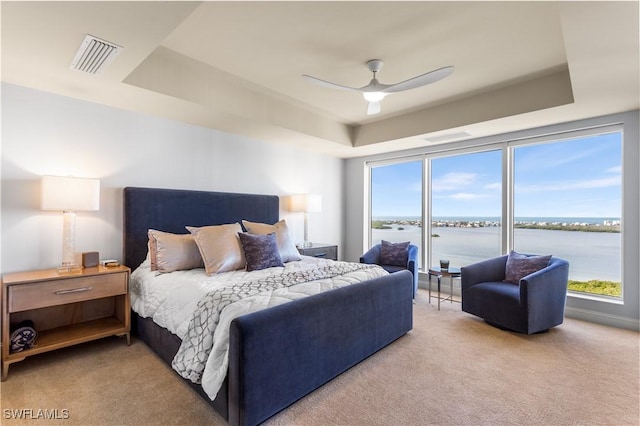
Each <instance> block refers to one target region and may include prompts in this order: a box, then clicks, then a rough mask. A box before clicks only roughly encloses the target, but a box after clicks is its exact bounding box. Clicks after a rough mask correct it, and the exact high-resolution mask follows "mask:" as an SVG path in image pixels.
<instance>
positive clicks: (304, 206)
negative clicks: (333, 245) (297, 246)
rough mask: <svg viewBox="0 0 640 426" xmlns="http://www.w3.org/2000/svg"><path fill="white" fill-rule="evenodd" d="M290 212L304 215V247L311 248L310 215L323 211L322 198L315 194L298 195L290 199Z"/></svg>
mask: <svg viewBox="0 0 640 426" xmlns="http://www.w3.org/2000/svg"><path fill="white" fill-rule="evenodd" d="M289 210H290V211H292V212H302V213H304V243H303V246H304V247H311V242H310V241H309V226H308V213H320V212H321V211H322V197H320V195H315V194H297V195H291V196H290V197H289Z"/></svg>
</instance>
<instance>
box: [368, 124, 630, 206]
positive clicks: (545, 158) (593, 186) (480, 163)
mask: <svg viewBox="0 0 640 426" xmlns="http://www.w3.org/2000/svg"><path fill="white" fill-rule="evenodd" d="M621 140H622V134H621V133H610V134H604V135H597V136H589V137H582V138H577V139H570V140H565V141H559V142H551V143H544V144H536V145H528V146H520V147H517V148H515V150H514V186H515V195H514V212H515V214H514V215H515V217H516V218H518V217H607V218H619V217H620V214H621V199H622V186H621V182H622V167H621V164H622V141H621ZM501 155H502V154H501V151H488V152H481V153H472V154H462V155H455V156H448V157H440V158H434V159H432V161H431V176H432V214H433V216H435V217H441V216H445V217H447V216H467V217H486V216H495V217H499V216H500V215H501V209H502V208H501V202H502V201H501V198H502V197H501V193H502V160H501ZM371 175H372V182H371V185H372V197H371V201H372V216H373V217H378V216H421V211H422V210H421V203H422V161H420V160H419V161H412V162H407V163H400V164H394V165H387V166H379V167H375V168H373V169H372V173H371Z"/></svg>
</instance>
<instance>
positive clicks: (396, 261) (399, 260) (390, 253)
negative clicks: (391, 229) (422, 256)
mask: <svg viewBox="0 0 640 426" xmlns="http://www.w3.org/2000/svg"><path fill="white" fill-rule="evenodd" d="M408 251H409V241H406V242H404V243H390V242H389V241H385V240H382V247H380V263H381V264H382V265H393V266H404V267H405V268H406V267H407V261H408V259H409V252H408Z"/></svg>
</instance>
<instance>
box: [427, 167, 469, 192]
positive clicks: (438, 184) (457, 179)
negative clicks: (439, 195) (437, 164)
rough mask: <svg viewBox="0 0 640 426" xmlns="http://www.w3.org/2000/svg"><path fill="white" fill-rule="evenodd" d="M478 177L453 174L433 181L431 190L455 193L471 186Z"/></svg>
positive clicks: (466, 174)
mask: <svg viewBox="0 0 640 426" xmlns="http://www.w3.org/2000/svg"><path fill="white" fill-rule="evenodd" d="M477 176H478V175H477V174H476V173H458V172H451V173H447V174H445V175H443V176H442V177H439V178H436V179H433V181H432V182H431V188H432V190H433V191H434V192H438V191H453V190H456V189H459V188H464V187H465V186H468V185H471V184H472V183H473V182H474V181H475V180H476V177H477Z"/></svg>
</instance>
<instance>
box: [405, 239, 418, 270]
mask: <svg viewBox="0 0 640 426" xmlns="http://www.w3.org/2000/svg"><path fill="white" fill-rule="evenodd" d="M407 269H408V270H410V271H411V273H412V274H413V275H414V276H418V246H416V245H414V244H409V248H408V249H407Z"/></svg>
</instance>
